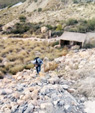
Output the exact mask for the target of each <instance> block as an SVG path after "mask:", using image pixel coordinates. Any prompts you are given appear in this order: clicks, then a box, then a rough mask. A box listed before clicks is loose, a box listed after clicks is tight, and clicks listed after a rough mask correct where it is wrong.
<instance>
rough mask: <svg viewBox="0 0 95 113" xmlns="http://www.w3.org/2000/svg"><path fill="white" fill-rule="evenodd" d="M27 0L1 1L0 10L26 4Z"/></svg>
mask: <svg viewBox="0 0 95 113" xmlns="http://www.w3.org/2000/svg"><path fill="white" fill-rule="evenodd" d="M24 1H25V0H0V9H2V8H5V7H8V6H12V5H14V4H16V3H18V2H24Z"/></svg>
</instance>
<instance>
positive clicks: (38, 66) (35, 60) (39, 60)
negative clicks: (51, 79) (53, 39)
mask: <svg viewBox="0 0 95 113" xmlns="http://www.w3.org/2000/svg"><path fill="white" fill-rule="evenodd" d="M34 64H35V66H36V72H37V74H39V72H40V71H41V65H42V64H43V61H42V59H40V58H39V57H36V58H35V59H34Z"/></svg>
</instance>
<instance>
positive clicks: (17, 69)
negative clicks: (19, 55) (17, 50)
mask: <svg viewBox="0 0 95 113" xmlns="http://www.w3.org/2000/svg"><path fill="white" fill-rule="evenodd" d="M23 69H24V65H20V64H19V65H15V66H14V67H12V68H10V70H9V72H10V73H11V74H13V75H14V74H16V73H17V72H19V71H22V70H23Z"/></svg>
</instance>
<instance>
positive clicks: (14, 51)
mask: <svg viewBox="0 0 95 113" xmlns="http://www.w3.org/2000/svg"><path fill="white" fill-rule="evenodd" d="M0 51H1V52H0V63H4V65H5V66H4V67H0V71H1V72H3V73H7V72H9V73H12V74H16V73H17V72H18V71H22V70H23V69H31V68H33V64H28V62H30V61H31V60H33V59H34V58H35V57H36V56H39V57H40V58H44V57H48V58H49V60H53V59H55V58H57V57H59V56H62V55H63V52H62V51H63V49H61V48H60V49H57V48H54V46H52V44H47V42H37V41H30V40H26V41H22V40H15V39H6V40H3V39H0ZM5 59H6V62H4V60H5ZM49 67H50V69H51V70H53V68H54V69H55V68H56V67H57V66H56V64H53V65H52V64H50V66H49Z"/></svg>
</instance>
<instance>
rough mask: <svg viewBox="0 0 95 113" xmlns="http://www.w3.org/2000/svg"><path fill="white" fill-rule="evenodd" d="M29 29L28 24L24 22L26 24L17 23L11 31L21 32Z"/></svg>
mask: <svg viewBox="0 0 95 113" xmlns="http://www.w3.org/2000/svg"><path fill="white" fill-rule="evenodd" d="M29 29H30V26H29V25H28V24H27V23H26V24H21V23H17V24H16V25H15V26H14V28H13V30H12V31H11V32H12V33H14V34H19V33H20V34H22V33H24V32H27V31H28V30H29Z"/></svg>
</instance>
